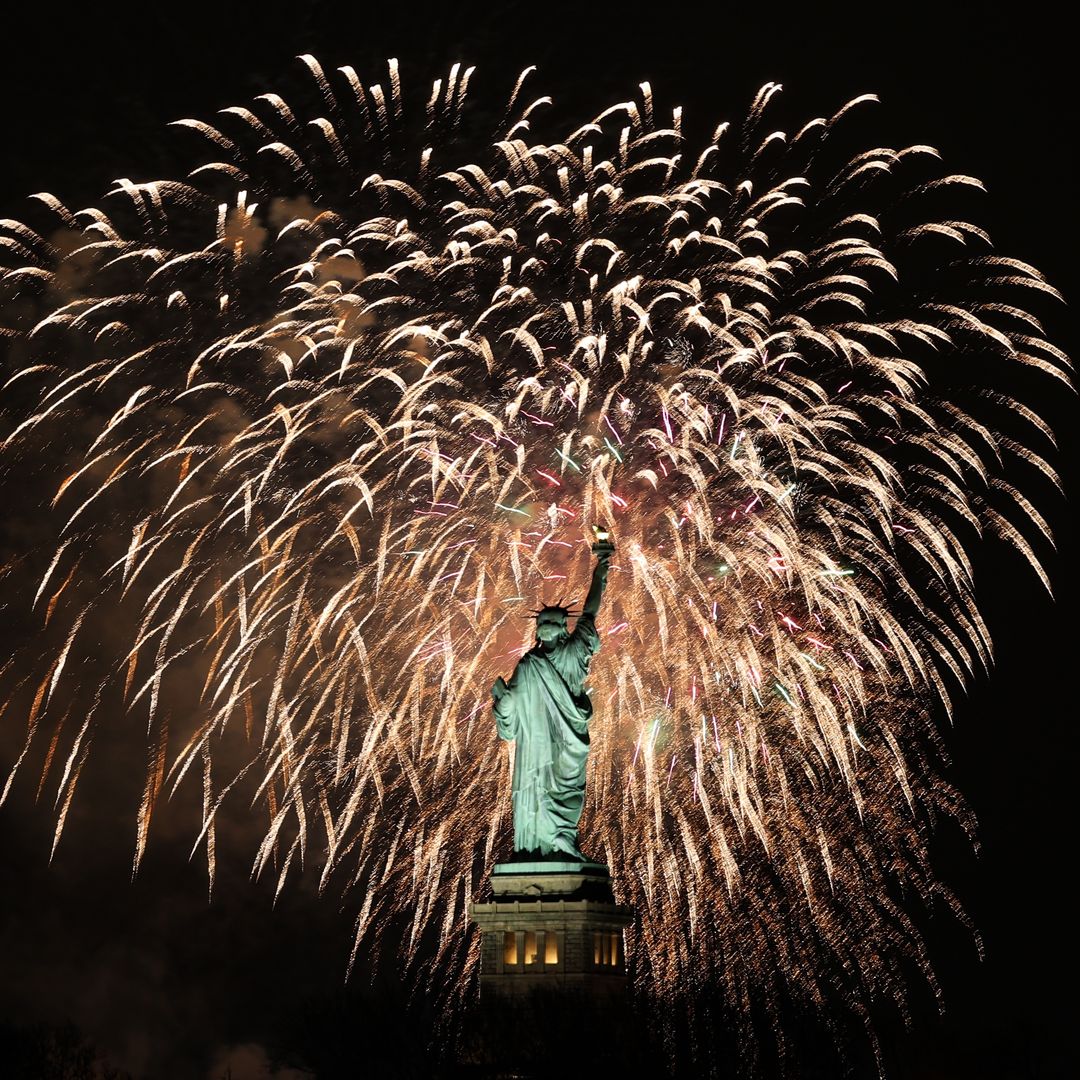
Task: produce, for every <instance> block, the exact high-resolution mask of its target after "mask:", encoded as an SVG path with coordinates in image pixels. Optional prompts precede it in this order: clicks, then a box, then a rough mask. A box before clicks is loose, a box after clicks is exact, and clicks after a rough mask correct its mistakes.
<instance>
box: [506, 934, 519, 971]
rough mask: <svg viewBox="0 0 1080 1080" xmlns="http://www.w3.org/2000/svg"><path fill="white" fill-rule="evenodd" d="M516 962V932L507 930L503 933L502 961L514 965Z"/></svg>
mask: <svg viewBox="0 0 1080 1080" xmlns="http://www.w3.org/2000/svg"><path fill="white" fill-rule="evenodd" d="M517 962H518V958H517V934H515V933H513V932H512V931H510V930H508V931H507V932H506V933H505V934H503V963H504V964H506V965H507V966H511V965H513V966H516V965H517Z"/></svg>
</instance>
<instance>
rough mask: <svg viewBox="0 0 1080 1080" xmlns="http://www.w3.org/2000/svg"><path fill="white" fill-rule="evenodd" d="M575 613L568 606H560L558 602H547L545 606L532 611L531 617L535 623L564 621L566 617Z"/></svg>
mask: <svg viewBox="0 0 1080 1080" xmlns="http://www.w3.org/2000/svg"><path fill="white" fill-rule="evenodd" d="M575 614H576V613H575V612H573V611H571V610H570V609H569V608H566V607H562V605H560V604H549V605H547V606H546V607H542V608H540V609H539V610H538V611H536V612H534V613H533V618H534V619H536V621H537V623H542V622H545V623H546V622H560V623H565V622H566V620H567V619H568V618H570V617H571V616H572V615H575Z"/></svg>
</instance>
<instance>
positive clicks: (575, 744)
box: [491, 526, 615, 861]
mask: <svg viewBox="0 0 1080 1080" xmlns="http://www.w3.org/2000/svg"><path fill="white" fill-rule="evenodd" d="M594 531H595V533H596V543H594V544H593V547H592V550H593V554H594V555H595V556H596V566H595V568H594V569H593V576H592V584H591V585H590V586H589V593H588V596H587V597H586V598H585V603H584V605H583V607H582V610H581V614H580V616H578V619H577V622H576V623H575V625H574V630H573V632H572V633H570V632H568V630H567V623H566V621H567V617H568V616H569V615H570V614H571V612H569V611H568V610H567V609H566V608H563V607H545V608H542V609H541V610H540V611H539V612H538V613H537V616H536V638H537V642H536V646H535V647H534V648H532V649H530V650H529V652H527V653H525V655H524V656H523V657H522V658H521V659H520V660H519V661H518V664H517V667H516V668H514V674H513V675H512V676H511V678H510V682H509V684H508V683H506V682H505V681H504V680H503V679H502V678H501V677H500V678H499V679H498V680H496V682H495V685H494V686H493V687H492V688H491V693H492V697H494V699H495V721H496V724H497V726H498V731H499V737H500V738H502V739H507V740H513V741H514V742H516V744H517V748H516V753H515V756H514V781H513V804H514V854H515V856H517V857H519V858H520V857H521V856H526V857H528V856H530V855H531V856H533V857H545V856H546V857H548V858H550V857H551V856H562V857H564V858H566V859H572V860H577V861H585V859H586V857H585V856H584V855H582V853H581V850H580V849H579V848H578V835H577V832H578V822H579V821H580V820H581V809H582V806H583V804H584V802H585V762H586V758H587V757H588V753H589V718H590V716H592V702H591V701H590V700H589V697H588V694H586V692H585V677H586V675H588V672H589V661H590V660H591V659H592V657H593V654H594V653H596V652H597V651H598V650H599V648H600V637H599V635H598V634H597V631H596V615H597V613H598V612H599V610H600V599H601V597H602V596H603V594H604V586H605V585H606V583H607V571H608V560H609V559H610V558H611V555H612V553H613V552H614V550H615V546H614V544H612V543H611V542H610V540H609V539H608V532H607V530H606V529H601V528H598V527H596V526H594Z"/></svg>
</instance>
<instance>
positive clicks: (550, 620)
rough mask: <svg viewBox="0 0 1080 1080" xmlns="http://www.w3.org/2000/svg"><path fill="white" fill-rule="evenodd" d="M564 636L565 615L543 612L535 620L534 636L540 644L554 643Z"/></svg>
mask: <svg viewBox="0 0 1080 1080" xmlns="http://www.w3.org/2000/svg"><path fill="white" fill-rule="evenodd" d="M565 636H566V616H565V615H558V614H550V615H549V614H547V613H545V614H543V615H541V616H540V617H539V618H538V619H537V620H536V638H537V640H538V641H539V642H540V643H541V644H542V645H554V644H555V643H556V642H557V641H559V639H560V638H563V637H565Z"/></svg>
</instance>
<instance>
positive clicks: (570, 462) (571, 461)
mask: <svg viewBox="0 0 1080 1080" xmlns="http://www.w3.org/2000/svg"><path fill="white" fill-rule="evenodd" d="M555 453H556V454H558V455H559V457H561V458H562V459H563V461H565V462H566V463H567V465H569V466H570V467H571V468H572V469H576V470H577V471H578V472H581V466H580V465H578V463H577V462H576V461H575V460H574V459H573V458H572V457H567V456H566V454H564V453H563V452H562V451H561V450H560V449H559V448H558V447H557V446H556V447H555Z"/></svg>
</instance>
